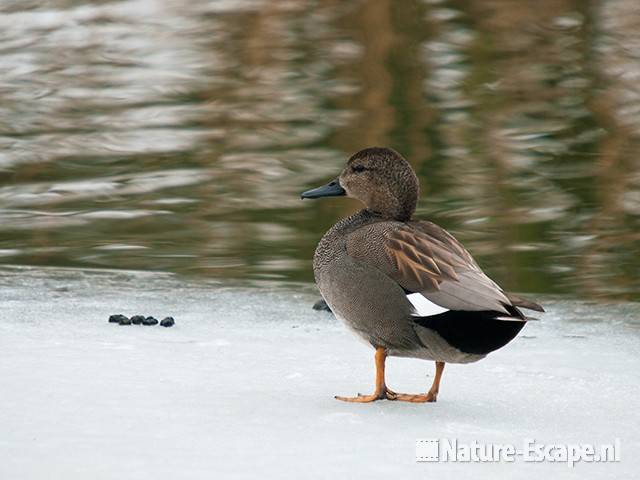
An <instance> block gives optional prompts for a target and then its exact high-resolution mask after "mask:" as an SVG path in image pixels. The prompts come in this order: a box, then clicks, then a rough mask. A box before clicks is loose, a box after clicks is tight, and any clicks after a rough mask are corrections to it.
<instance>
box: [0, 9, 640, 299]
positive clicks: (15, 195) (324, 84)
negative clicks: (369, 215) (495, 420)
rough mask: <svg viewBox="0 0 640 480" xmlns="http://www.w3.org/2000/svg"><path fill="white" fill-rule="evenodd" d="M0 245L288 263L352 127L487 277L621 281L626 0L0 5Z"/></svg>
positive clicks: (253, 271) (359, 142)
mask: <svg viewBox="0 0 640 480" xmlns="http://www.w3.org/2000/svg"><path fill="white" fill-rule="evenodd" d="M0 71H1V72H2V73H1V75H0V263H4V264H22V265H25V264H28V265H56V266H77V267H109V268H130V269H143V270H163V271H170V272H178V273H182V274H190V275H198V276H206V277H214V278H243V279H260V278H268V279H283V280H310V279H311V278H312V273H311V266H310V258H311V256H312V252H313V249H314V247H315V244H316V243H317V241H318V239H319V237H320V236H321V234H322V233H323V232H324V231H325V230H326V229H327V228H328V227H329V226H330V225H331V224H332V223H334V222H335V221H336V219H337V218H340V217H342V216H345V215H347V214H349V213H350V212H352V211H354V210H355V209H356V208H358V205H357V204H356V203H353V202H351V201H349V200H343V199H333V200H326V201H322V202H304V203H303V202H301V201H300V200H299V197H298V193H299V192H300V191H302V190H304V189H306V188H308V187H310V186H314V185H316V184H318V183H320V182H323V181H326V180H328V179H329V178H331V177H332V176H334V175H335V174H336V173H337V172H338V171H339V169H340V168H341V166H342V164H343V163H344V160H345V158H346V157H347V156H348V155H349V154H350V153H353V152H354V151H356V150H359V149H360V148H363V147H366V146H371V145H388V146H391V147H394V148H395V149H397V150H399V151H400V152H401V153H403V154H404V155H405V156H406V157H407V158H408V159H409V160H410V161H411V163H412V164H413V166H414V167H415V168H416V170H417V171H418V172H419V175H420V178H421V182H422V200H421V202H420V205H419V215H420V216H422V217H423V218H429V219H431V220H433V221H436V222H438V223H440V224H442V225H443V226H445V227H447V228H448V229H450V230H451V231H452V232H453V233H454V234H456V235H457V236H458V237H459V238H460V239H461V240H462V241H463V242H464V243H465V244H466V245H467V246H468V248H469V249H470V250H471V251H472V253H474V254H475V255H476V257H477V258H478V260H479V262H480V263H481V264H482V265H483V266H484V267H485V268H486V270H487V271H488V272H489V273H490V274H491V275H492V276H493V277H494V278H495V279H496V280H497V281H499V282H500V283H503V284H504V285H505V286H508V287H509V289H511V290H522V291H525V290H526V291H534V292H535V291H537V292H555V293H562V292H564V293H571V294H577V295H580V296H583V297H598V298H631V299H640V273H639V272H640V154H639V152H640V148H638V147H640V10H639V9H638V4H637V1H635V0H610V1H608V2H596V1H593V2H575V1H568V0H542V1H539V2H503V1H497V0H482V1H480V0H476V1H469V2H459V1H438V0H436V1H433V0H430V1H425V2H418V1H408V2H392V1H391V0H375V1H373V0H371V1H368V2H367V1H365V2H335V1H317V2H306V1H299V0H287V1H278V2H273V1H266V0H265V1H248V0H247V1H242V0H209V1H205V0H191V1H189V2H179V1H175V0H137V1H136V0H128V1H94V2H89V1H85V2H83V1H72V0H66V1H65V0H57V1H55V0H52V1H41V2H38V1H29V0H14V1H4V2H2V4H0Z"/></svg>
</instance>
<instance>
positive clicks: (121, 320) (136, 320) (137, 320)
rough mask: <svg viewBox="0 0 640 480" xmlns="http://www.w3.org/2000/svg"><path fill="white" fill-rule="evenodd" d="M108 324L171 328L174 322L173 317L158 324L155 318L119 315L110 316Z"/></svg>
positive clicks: (166, 318)
mask: <svg viewBox="0 0 640 480" xmlns="http://www.w3.org/2000/svg"><path fill="white" fill-rule="evenodd" d="M109 323H117V324H119V325H131V324H134V325H158V323H159V324H160V325H162V326H163V327H173V326H174V325H175V324H176V321H175V319H174V318H173V317H165V318H164V319H163V320H162V322H158V319H157V318H155V317H151V316H149V317H145V316H144V315H134V316H132V317H131V318H129V317H127V316H125V315H122V314H120V313H118V314H116V315H111V316H110V317H109Z"/></svg>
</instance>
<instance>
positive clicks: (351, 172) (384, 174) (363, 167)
mask: <svg viewBox="0 0 640 480" xmlns="http://www.w3.org/2000/svg"><path fill="white" fill-rule="evenodd" d="M418 194H419V186H418V178H417V177H416V174H415V173H414V172H413V169H412V168H411V165H409V162H407V161H406V160H405V159H404V158H402V155H400V154H399V153H398V152H396V151H395V150H392V149H390V148H380V147H372V148H365V149H364V150H360V151H359V152H358V153H356V154H354V155H353V156H352V157H351V158H350V159H349V161H348V162H347V166H346V167H345V168H344V170H342V173H341V174H340V176H339V177H338V178H336V179H335V180H333V181H331V182H329V183H328V184H326V185H323V186H322V187H318V188H314V189H312V190H307V191H306V192H303V193H302V195H301V197H302V198H320V197H337V196H342V195H346V196H349V197H352V198H356V199H358V200H360V201H361V202H362V203H364V204H365V206H366V207H367V209H368V210H370V211H372V212H374V213H376V214H377V215H380V216H382V217H385V218H393V219H395V220H400V221H406V220H409V219H410V218H411V215H413V212H414V211H415V209H416V203H417V201H418Z"/></svg>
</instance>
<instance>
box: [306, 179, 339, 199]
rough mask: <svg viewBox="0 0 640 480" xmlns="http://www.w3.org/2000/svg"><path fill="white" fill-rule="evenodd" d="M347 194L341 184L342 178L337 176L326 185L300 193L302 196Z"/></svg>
mask: <svg viewBox="0 0 640 480" xmlns="http://www.w3.org/2000/svg"><path fill="white" fill-rule="evenodd" d="M346 194H347V192H345V191H344V188H342V187H341V186H340V180H338V179H337V178H336V179H335V180H333V181H332V182H329V183H327V184H326V185H323V186H321V187H318V188H312V189H311V190H307V191H306V192H302V193H301V194H300V198H302V199H305V198H321V197H341V196H343V195H346Z"/></svg>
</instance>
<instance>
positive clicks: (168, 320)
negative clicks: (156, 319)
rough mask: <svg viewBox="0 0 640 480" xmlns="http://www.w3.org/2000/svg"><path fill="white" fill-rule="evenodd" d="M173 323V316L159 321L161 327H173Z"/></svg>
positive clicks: (174, 322)
mask: <svg viewBox="0 0 640 480" xmlns="http://www.w3.org/2000/svg"><path fill="white" fill-rule="evenodd" d="M175 324H176V321H175V320H174V319H173V317H167V318H163V319H162V321H161V322H160V325H162V326H163V327H173V326H174V325H175Z"/></svg>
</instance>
